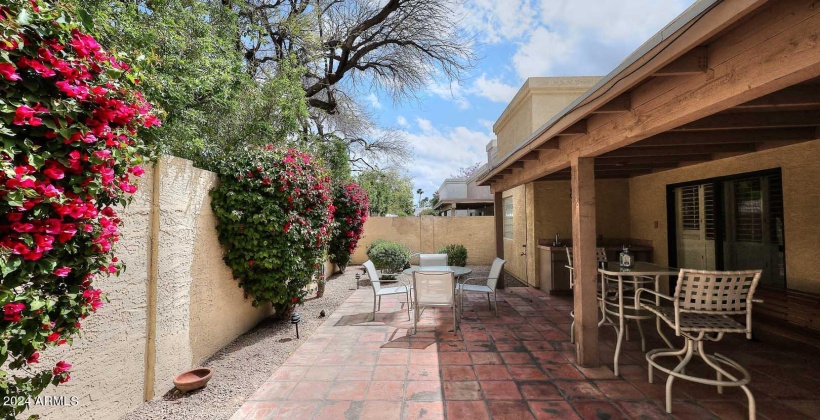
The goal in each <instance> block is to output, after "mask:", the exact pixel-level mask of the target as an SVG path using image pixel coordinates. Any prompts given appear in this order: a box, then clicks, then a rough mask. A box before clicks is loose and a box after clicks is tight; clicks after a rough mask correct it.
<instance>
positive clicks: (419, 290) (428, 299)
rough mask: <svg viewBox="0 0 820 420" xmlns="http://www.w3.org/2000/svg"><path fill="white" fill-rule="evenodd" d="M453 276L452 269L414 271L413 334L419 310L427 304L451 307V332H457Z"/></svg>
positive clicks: (416, 325) (419, 314)
mask: <svg viewBox="0 0 820 420" xmlns="http://www.w3.org/2000/svg"><path fill="white" fill-rule="evenodd" d="M455 289H456V288H455V276H454V275H453V272H452V271H414V272H413V290H414V291H415V293H413V296H414V299H415V316H414V317H413V334H415V333H416V331H417V327H418V322H419V317H420V316H421V310H422V308H424V307H427V306H447V307H450V308H452V309H453V334H458V316H457V311H458V309H457V308H456V299H455Z"/></svg>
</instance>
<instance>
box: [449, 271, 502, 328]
mask: <svg viewBox="0 0 820 420" xmlns="http://www.w3.org/2000/svg"><path fill="white" fill-rule="evenodd" d="M505 263H506V261H504V260H502V259H501V258H496V259H495V260H493V265H492V266H491V267H490V274H489V275H488V276H487V279H486V280H487V284H467V282H468V281H470V280H483V279H484V278H483V277H470V278H466V279H464V280H461V281H459V282H458V283H457V284H456V290H457V291H458V292H459V295H460V296H459V297H460V298H461V305H460V306H461V309H462V310H464V293H465V292H474V293H486V294H487V304H488V305H490V309H492V308H493V306H492V304H491V303H490V293H492V294H493V302H494V303H495V316H498V297H497V294H496V289H495V287H496V285H497V284H498V278H499V277H500V276H501V270H502V269H503V268H504V264H505Z"/></svg>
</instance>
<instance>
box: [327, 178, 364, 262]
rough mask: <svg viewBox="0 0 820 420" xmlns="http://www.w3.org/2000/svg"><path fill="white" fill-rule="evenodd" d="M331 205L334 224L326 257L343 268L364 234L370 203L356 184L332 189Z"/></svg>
mask: <svg viewBox="0 0 820 420" xmlns="http://www.w3.org/2000/svg"><path fill="white" fill-rule="evenodd" d="M333 205H334V206H335V207H336V212H335V213H334V215H333V219H334V220H335V222H336V223H335V224H334V225H335V226H334V229H333V237H332V238H331V240H330V246H329V248H328V256H329V257H330V262H332V263H334V264H336V265H338V266H339V267H345V266H347V264H348V263H349V262H350V256H351V255H352V254H353V251H355V250H356V246H357V245H358V244H359V239H361V237H362V233H363V232H364V222H365V221H367V213H368V211H369V207H370V203H369V201H368V199H367V193H365V191H364V190H363V189H362V188H361V187H360V186H359V185H358V184H355V183H350V184H346V185H337V186H336V187H335V188H334V189H333Z"/></svg>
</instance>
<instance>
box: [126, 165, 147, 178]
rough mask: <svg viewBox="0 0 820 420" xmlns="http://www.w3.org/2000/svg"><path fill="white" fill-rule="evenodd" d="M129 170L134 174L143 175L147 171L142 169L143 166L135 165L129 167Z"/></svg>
mask: <svg viewBox="0 0 820 420" xmlns="http://www.w3.org/2000/svg"><path fill="white" fill-rule="evenodd" d="M128 172H131V173H132V174H134V176H142V175H143V174H144V173H145V169H142V166H134V167H132V168H131V169H129V170H128Z"/></svg>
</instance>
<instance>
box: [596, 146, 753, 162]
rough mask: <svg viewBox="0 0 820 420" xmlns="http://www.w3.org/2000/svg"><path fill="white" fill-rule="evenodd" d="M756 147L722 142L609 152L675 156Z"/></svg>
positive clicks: (629, 155) (734, 151)
mask: <svg viewBox="0 0 820 420" xmlns="http://www.w3.org/2000/svg"><path fill="white" fill-rule="evenodd" d="M755 150H756V147H755V145H754V144H753V143H750V144H720V145H714V146H712V145H709V146H707V145H703V146H699V147H697V148H696V149H695V148H692V147H690V146H670V147H640V146H627V147H623V148H621V149H617V150H613V151H611V152H609V153H608V155H609V156H610V157H626V158H628V157H631V156H674V155H690V154H692V153H694V152H697V153H709V154H715V153H736V152H754V151H755Z"/></svg>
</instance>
